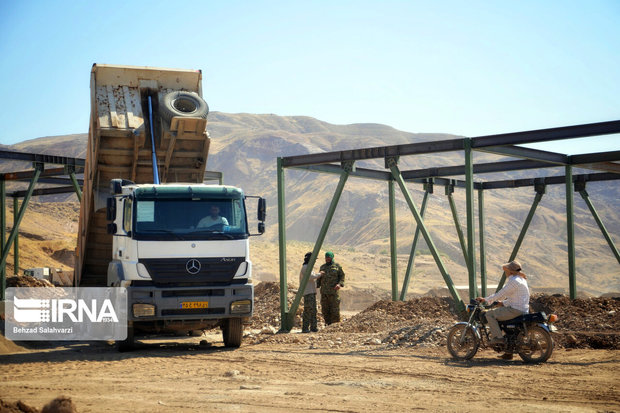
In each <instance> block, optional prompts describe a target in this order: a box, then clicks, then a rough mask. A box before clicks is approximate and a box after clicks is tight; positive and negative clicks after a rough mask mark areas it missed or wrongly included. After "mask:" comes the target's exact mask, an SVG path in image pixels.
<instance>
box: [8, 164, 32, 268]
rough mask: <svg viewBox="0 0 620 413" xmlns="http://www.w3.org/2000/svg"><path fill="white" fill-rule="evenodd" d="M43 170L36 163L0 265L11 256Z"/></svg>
mask: <svg viewBox="0 0 620 413" xmlns="http://www.w3.org/2000/svg"><path fill="white" fill-rule="evenodd" d="M42 170H43V164H35V173H34V176H33V177H32V181H30V185H29V186H28V190H27V191H26V196H24V200H23V201H22V206H21V208H20V209H19V214H18V215H17V218H16V219H15V220H13V228H12V230H11V234H10V235H9V239H8V240H7V242H6V245H5V246H4V248H3V249H2V259H1V260H0V267H2V268H4V266H5V265H6V259H7V257H8V256H9V250H10V249H11V246H12V245H13V241H15V238H16V237H17V234H18V232H19V224H20V222H21V220H22V218H23V217H24V214H25V213H26V207H27V206H28V202H29V201H30V197H31V196H32V192H33V191H34V186H35V185H36V183H37V180H38V179H39V176H40V175H41V171H42Z"/></svg>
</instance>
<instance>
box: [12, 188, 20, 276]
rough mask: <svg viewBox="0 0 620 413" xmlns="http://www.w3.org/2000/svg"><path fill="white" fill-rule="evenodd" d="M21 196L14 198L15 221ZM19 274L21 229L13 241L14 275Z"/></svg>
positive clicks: (14, 220)
mask: <svg viewBox="0 0 620 413" xmlns="http://www.w3.org/2000/svg"><path fill="white" fill-rule="evenodd" d="M18 210H19V198H13V222H17V216H18V213H17V211H18ZM18 274H19V231H18V232H17V235H15V241H13V275H18Z"/></svg>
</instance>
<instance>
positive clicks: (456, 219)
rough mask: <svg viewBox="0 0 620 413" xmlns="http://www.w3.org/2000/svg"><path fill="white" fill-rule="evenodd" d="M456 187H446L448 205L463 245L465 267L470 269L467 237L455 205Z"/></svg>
mask: <svg viewBox="0 0 620 413" xmlns="http://www.w3.org/2000/svg"><path fill="white" fill-rule="evenodd" d="M453 192H454V185H448V186H446V195H447V196H448V203H449V204H450V211H452V219H453V220H454V226H455V227H456V234H457V235H458V237H459V243H460V244H461V251H462V252H463V259H465V266H466V267H467V268H469V257H468V256H467V244H466V243H465V236H464V235H463V229H462V228H461V223H460V221H459V215H458V213H457V211H456V204H455V203H454V197H453V196H452V193H453Z"/></svg>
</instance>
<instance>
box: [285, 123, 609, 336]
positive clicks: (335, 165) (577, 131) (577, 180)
mask: <svg viewBox="0 0 620 413" xmlns="http://www.w3.org/2000/svg"><path fill="white" fill-rule="evenodd" d="M616 133H620V120H616V121H609V122H600V123H591V124H584V125H575V126H565V127H559V128H550V129H540V130H532V131H524V132H516V133H506V134H499V135H489V136H480V137H474V138H458V139H451V140H442V141H434V142H420V143H411V144H404V145H393V146H383V147H372V148H363V149H355V150H345V151H334V152H324V153H315V154H307V155H298V156H287V157H280V158H278V159H277V181H278V227H279V230H278V235H279V259H280V266H279V270H280V312H281V331H283V332H288V331H290V330H291V329H292V327H293V321H294V315H295V312H296V311H297V308H298V306H299V303H300V301H301V297H302V294H303V291H304V289H305V287H306V285H307V283H308V280H309V278H310V272H311V270H312V268H313V266H314V264H315V262H316V259H317V257H318V254H319V251H320V250H321V247H322V245H323V241H324V240H325V236H326V234H327V229H328V228H329V225H330V223H331V220H332V218H333V215H334V212H335V210H336V207H337V205H338V201H339V199H340V196H341V194H342V191H343V189H344V186H345V183H346V181H347V179H348V178H349V177H350V176H354V177H359V178H364V179H372V180H379V181H387V183H388V194H389V196H388V198H389V199H388V206H389V225H390V255H391V260H390V262H391V277H392V279H391V281H392V282H391V285H392V294H391V296H392V300H397V299H400V300H405V297H406V294H407V289H408V287H409V283H410V278H411V273H412V268H413V264H414V259H415V250H416V246H417V242H418V240H419V235H420V234H421V235H422V236H423V237H424V240H425V241H426V244H427V246H428V247H429V250H430V252H431V255H432V256H433V258H434V260H435V263H436V265H437V267H438V269H439V271H440V273H441V275H442V277H443V279H444V281H445V283H446V286H447V287H448V290H449V292H450V294H451V295H452V297H453V299H454V301H455V303H456V305H457V310H459V311H462V310H464V304H463V301H462V300H461V298H460V295H459V294H458V292H457V290H456V287H455V286H454V283H453V282H452V279H451V277H450V275H449V274H448V272H447V270H446V268H445V265H444V263H443V261H442V259H441V256H440V254H439V251H438V250H437V248H436V247H435V245H434V243H433V240H432V237H431V235H430V232H429V230H428V228H427V226H426V225H425V223H424V218H423V217H424V212H425V209H426V203H427V199H428V195H429V194H430V193H433V188H434V186H435V185H441V186H444V187H445V192H446V195H447V196H448V199H449V203H450V208H451V211H452V216H453V218H454V223H455V226H456V229H457V234H458V236H459V243H460V245H461V248H462V250H463V256H464V258H465V263H466V265H467V271H468V278H469V296H470V298H474V297H475V296H476V295H477V293H478V291H477V283H476V273H477V271H476V264H477V262H476V257H475V226H474V225H475V223H474V221H475V219H474V218H475V216H474V213H475V211H474V210H475V208H474V196H475V195H474V194H475V191H477V196H478V221H479V228H478V231H479V237H480V238H479V250H480V281H481V294H482V295H485V296H486V295H487V291H486V289H487V287H486V266H485V249H484V195H483V194H484V191H485V190H490V189H499V188H519V187H534V189H535V191H536V196H535V199H534V202H533V204H532V206H531V208H530V212H529V214H528V216H527V218H526V220H525V222H524V224H523V228H522V229H521V232H520V234H519V237H518V239H517V241H516V243H515V246H514V248H513V251H512V253H511V255H510V260H513V259H515V257H516V256H517V254H518V252H519V248H520V246H521V243H522V242H523V238H524V237H525V234H526V233H527V229H528V227H529V224H530V222H531V220H532V218H533V216H534V213H535V211H536V207H537V205H538V203H539V202H540V200H541V199H542V196H543V195H544V193H545V188H546V186H547V185H558V184H564V185H565V186H566V216H567V219H566V222H567V235H568V236H567V239H568V240H567V243H568V278H569V293H570V297H571V298H573V299H574V298H576V296H577V287H576V279H575V237H574V214H573V204H574V198H573V188H574V190H575V191H577V192H579V194H580V195H581V196H582V197H583V199H584V200H585V202H586V205H587V206H588V208H589V210H590V212H591V213H592V215H593V216H594V219H595V220H596V222H597V225H598V226H599V228H600V230H601V232H602V233H603V236H604V237H605V239H606V241H607V243H608V244H609V247H610V248H611V250H612V252H613V254H614V255H615V257H616V259H617V260H618V263H619V264H620V254H619V253H618V249H617V248H616V246H615V245H614V242H613V240H612V238H611V236H610V234H609V233H608V231H607V230H606V228H605V226H604V225H603V223H602V221H601V219H600V217H599V216H598V214H597V212H596V210H595V208H594V206H593V205H592V203H591V201H590V199H589V196H588V193H587V192H586V190H585V186H586V183H587V182H596V181H610V180H618V179H620V164H618V163H615V162H617V161H620V151H613V152H600V153H589V154H579V155H564V154H560V153H555V152H548V151H542V150H536V149H530V148H525V147H521V146H516V145H520V144H528V143H538V142H546V141H556V140H562V139H572V138H583V137H593V136H601V135H608V134H616ZM454 151H462V152H463V153H464V157H465V164H464V165H461V166H447V167H436V168H426V169H419V170H409V171H401V170H400V169H399V167H398V161H399V158H400V157H404V156H410V155H420V154H430V153H440V152H454ZM474 151H480V152H487V153H492V154H496V155H501V156H507V157H511V158H518V159H517V160H508V161H501V162H492V163H479V164H474V162H473V152H474ZM369 159H384V160H385V169H387V170H375V169H368V168H356V167H355V162H356V161H359V160H369ZM558 166H563V167H564V168H565V174H564V175H563V176H552V177H544V178H528V179H512V180H502V181H486V182H474V175H475V174H485V173H494V172H509V171H520V170H530V169H540V168H548V167H558ZM575 167H579V168H582V169H590V170H596V171H603V172H599V173H592V174H583V175H574V174H573V168H575ZM286 168H293V169H303V170H308V171H314V172H320V173H330V174H337V175H339V176H340V181H339V183H338V185H337V187H336V190H335V193H334V196H333V198H332V200H331V203H330V205H329V208H328V210H327V213H326V216H325V219H324V222H323V225H322V227H321V229H320V231H319V235H318V237H317V240H316V242H315V245H314V248H313V251H312V256H311V258H310V261H309V263H308V264H309V265H308V266H307V270H306V273H305V274H304V276H303V277H302V280H301V282H300V286H299V290H298V292H297V294H296V296H295V298H294V300H293V302H292V304H291V306H290V308H289V307H288V302H287V297H286V292H287V268H286V216H285V215H286V214H285V206H286V203H285V173H284V170H285V169H286ZM459 175H464V176H465V180H464V181H463V180H457V179H449V178H447V177H450V176H459ZM410 182H412V183H418V184H423V185H424V190H425V194H424V199H423V201H422V207H421V209H420V210H418V208H417V206H416V205H415V203H414V202H413V200H412V198H411V194H410V193H409V190H408V188H407V185H406V184H407V183H410ZM395 183H396V184H397V185H398V186H399V188H400V190H401V192H402V194H403V196H404V198H405V200H406V202H407V204H408V206H409V208H410V210H411V213H412V215H413V217H414V219H415V221H416V225H417V226H416V230H415V235H414V238H413V242H412V246H411V253H410V256H409V261H408V264H407V269H406V272H405V276H404V280H403V284H402V288H401V291H400V295H399V292H398V269H397V265H396V262H397V261H396V228H395V225H396V224H395V223H396V219H395V214H396V212H395V206H394V203H395V191H394V184H395ZM454 188H463V189H465V192H466V209H467V211H466V217H467V218H466V222H465V230H466V233H463V230H462V229H461V224H460V223H459V222H458V216H457V213H456V207H455V205H454V201H453V199H452V193H453V192H454ZM504 281H505V277H504V275H502V279H501V281H500V283H499V285H498V287H497V288H498V289H499V288H501V287H502V285H503V283H504Z"/></svg>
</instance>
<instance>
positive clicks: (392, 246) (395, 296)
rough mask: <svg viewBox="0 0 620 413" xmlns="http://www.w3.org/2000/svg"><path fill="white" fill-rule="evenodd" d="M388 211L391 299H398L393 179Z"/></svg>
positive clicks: (389, 182) (389, 191)
mask: <svg viewBox="0 0 620 413" xmlns="http://www.w3.org/2000/svg"><path fill="white" fill-rule="evenodd" d="M388 193H389V213H390V264H391V265H390V267H391V269H392V301H397V300H398V268H397V265H398V260H397V258H398V257H397V250H396V206H395V204H396V199H395V195H394V180H393V179H390V180H389V181H388Z"/></svg>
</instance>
